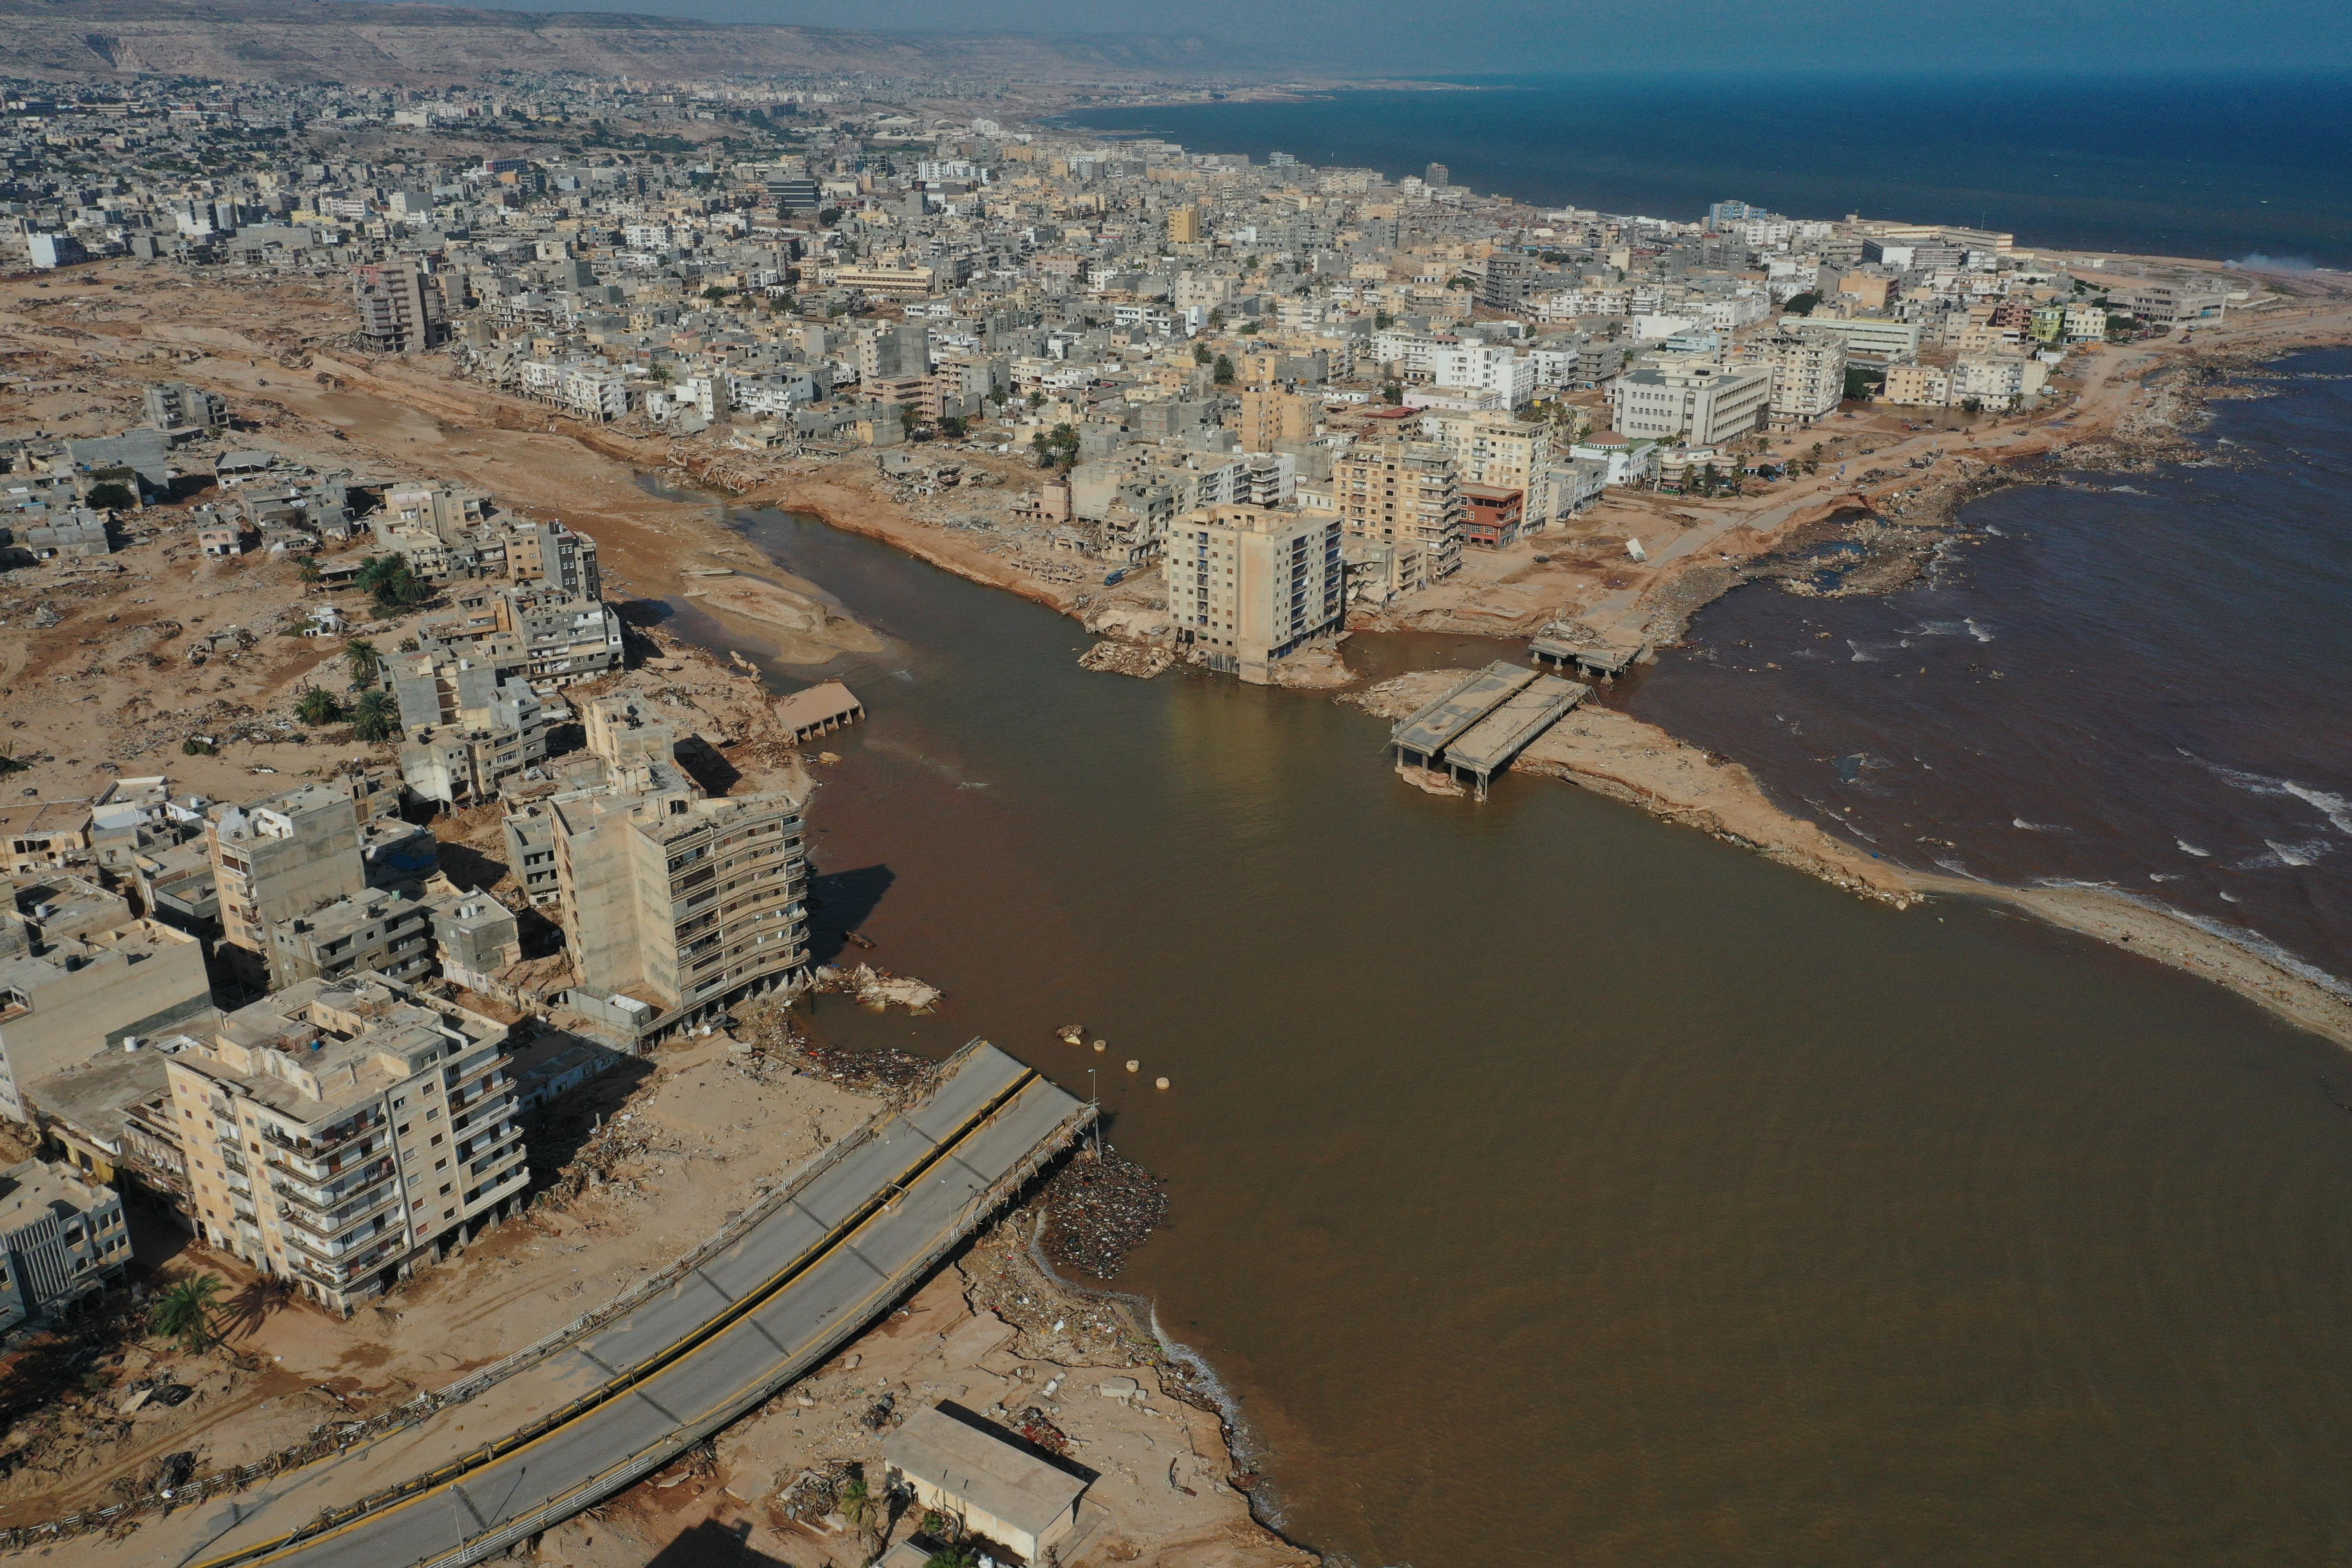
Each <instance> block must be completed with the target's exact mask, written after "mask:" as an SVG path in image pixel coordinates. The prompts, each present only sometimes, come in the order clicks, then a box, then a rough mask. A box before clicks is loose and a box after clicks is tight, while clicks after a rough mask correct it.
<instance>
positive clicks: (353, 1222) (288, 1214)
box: [278, 1183, 402, 1258]
mask: <svg viewBox="0 0 2352 1568" xmlns="http://www.w3.org/2000/svg"><path fill="white" fill-rule="evenodd" d="M401 1202H402V1199H401V1195H400V1189H399V1187H398V1186H397V1185H396V1184H390V1183H387V1184H385V1185H384V1186H383V1188H382V1189H381V1190H380V1191H376V1192H373V1193H371V1194H369V1195H368V1196H367V1197H365V1198H363V1199H362V1200H360V1201H358V1202H355V1203H351V1204H346V1205H343V1206H342V1207H341V1208H340V1209H338V1210H336V1211H335V1212H334V1213H333V1214H331V1215H320V1214H316V1213H313V1212H312V1211H310V1210H308V1209H305V1208H302V1207H300V1206H299V1205H294V1204H279V1205H278V1222H279V1234H281V1235H284V1236H288V1237H293V1238H295V1239H298V1240H299V1241H301V1242H302V1244H303V1245H304V1246H306V1247H310V1248H311V1249H312V1250H314V1251H316V1252H318V1253H319V1254H320V1256H321V1257H326V1258H333V1257H335V1256H336V1255H338V1254H339V1253H341V1252H345V1251H348V1250H350V1247H352V1245H356V1244H355V1243H347V1242H345V1240H344V1239H343V1237H344V1234H345V1233H346V1232H348V1231H350V1230H351V1229H352V1227H353V1226H360V1225H364V1224H366V1223H367V1222H368V1221H369V1220H370V1219H371V1218H373V1216H375V1215H379V1214H382V1213H383V1212H384V1211H386V1210H387V1209H393V1210H396V1209H398V1208H399V1207H400V1205H401ZM297 1233H299V1235H298V1234H297ZM375 1234H376V1233H374V1232H373V1231H371V1232H370V1233H369V1234H368V1235H367V1236H365V1237H361V1238H359V1239H360V1241H361V1242H366V1241H373V1239H374V1238H375Z"/></svg>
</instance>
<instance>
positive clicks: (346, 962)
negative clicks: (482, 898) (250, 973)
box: [269, 888, 433, 988]
mask: <svg viewBox="0 0 2352 1568" xmlns="http://www.w3.org/2000/svg"><path fill="white" fill-rule="evenodd" d="M432 969H433V916H432V911H431V910H428V909H427V908H425V905H424V904H423V903H421V902H419V901H418V900H415V898H412V897H409V896H407V895H405V894H403V893H398V892H394V890H393V889H390V888H369V889H365V890H364V891H362V892H359V893H355V894H352V896H351V897H349V898H343V899H337V900H335V901H334V902H333V903H331V904H327V905H324V906H322V907H320V908H319V909H316V910H310V912H309V913H308V914H299V915H295V916H293V917H291V918H289V919H287V920H282V921H277V922H276V923H275V924H273V925H271V926H270V928H269V974H270V982H271V984H273V985H275V986H278V987H280V988H283V987H284V986H287V985H290V984H293V983H294V982H295V981H298V980H311V979H324V980H340V979H341V978H342V977H343V976H344V975H347V974H355V973H376V974H382V975H384V976H386V977H388V978H390V979H394V980H419V979H423V978H424V977H425V975H427V974H429V973H431V972H432Z"/></svg>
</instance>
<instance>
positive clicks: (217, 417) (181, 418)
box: [145, 381, 228, 434]
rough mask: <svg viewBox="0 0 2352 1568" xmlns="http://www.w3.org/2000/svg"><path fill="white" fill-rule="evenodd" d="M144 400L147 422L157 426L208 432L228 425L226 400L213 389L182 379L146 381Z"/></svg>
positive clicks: (225, 427)
mask: <svg viewBox="0 0 2352 1568" xmlns="http://www.w3.org/2000/svg"><path fill="white" fill-rule="evenodd" d="M145 403H146V407H147V423H148V424H150V425H152V426H155V428H156V429H158V430H201V431H204V432H205V433H207V434H212V433H216V432H218V431H222V430H226V429H227V428H228V400H227V399H226V398H225V397H223V396H222V395H220V394H219V393H217V392H208V391H206V390H205V388H203V387H201V386H190V385H189V384H187V383H186V382H184V381H157V382H151V383H149V384H148V386H147V393H146V397H145Z"/></svg>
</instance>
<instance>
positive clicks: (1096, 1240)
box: [1038, 1143, 1168, 1279]
mask: <svg viewBox="0 0 2352 1568" xmlns="http://www.w3.org/2000/svg"><path fill="white" fill-rule="evenodd" d="M1100 1149H1101V1153H1100V1157H1099V1158H1097V1154H1096V1152H1095V1149H1094V1147H1092V1146H1089V1147H1087V1148H1084V1149H1081V1150H1080V1151H1079V1152H1077V1154H1076V1155H1075V1156H1074V1157H1073V1158H1071V1159H1070V1160H1069V1161H1068V1162H1067V1163H1065V1164H1064V1165H1063V1166H1062V1168H1061V1170H1060V1171H1058V1172H1056V1173H1055V1175H1054V1178H1053V1179H1052V1180H1051V1181H1049V1182H1047V1183H1046V1184H1045V1190H1044V1191H1043V1192H1042V1193H1041V1194H1039V1198H1038V1201H1039V1203H1040V1205H1042V1206H1043V1208H1044V1210H1045V1216H1046V1226H1045V1240H1044V1243H1043V1245H1044V1247H1045V1255H1046V1257H1047V1258H1050V1259H1051V1260H1052V1261H1053V1262H1054V1263H1055V1264H1057V1265H1060V1266H1062V1267H1065V1268H1076V1269H1080V1270H1082V1271H1084V1272H1085V1273H1086V1274H1087V1275H1089V1276H1091V1277H1092V1278H1094V1279H1115V1278H1117V1277H1118V1273H1119V1271H1120V1270H1121V1269H1123V1268H1126V1267H1127V1258H1128V1254H1129V1253H1131V1252H1133V1251H1134V1250H1135V1249H1136V1248H1137V1247H1140V1246H1142V1245H1143V1244H1144V1242H1145V1241H1146V1240H1148V1239H1149V1238H1150V1235H1151V1233H1152V1232H1153V1231H1154V1230H1156V1229H1158V1228H1159V1226H1160V1223H1161V1222H1162V1221H1163V1220H1165V1219H1166V1218H1167V1217H1168V1189H1167V1184H1166V1183H1165V1182H1163V1181H1161V1180H1160V1178H1159V1177H1158V1176H1155V1175H1153V1174H1152V1173H1150V1172H1149V1171H1147V1170H1145V1169H1144V1168H1143V1167H1142V1166H1140V1165H1139V1164H1137V1163H1135V1162H1134V1161H1132V1160H1129V1159H1128V1158H1127V1157H1126V1156H1125V1155H1123V1154H1121V1153H1120V1152H1118V1149H1117V1148H1116V1147H1115V1146H1113V1145H1112V1144H1109V1143H1104V1144H1102V1145H1101V1146H1100Z"/></svg>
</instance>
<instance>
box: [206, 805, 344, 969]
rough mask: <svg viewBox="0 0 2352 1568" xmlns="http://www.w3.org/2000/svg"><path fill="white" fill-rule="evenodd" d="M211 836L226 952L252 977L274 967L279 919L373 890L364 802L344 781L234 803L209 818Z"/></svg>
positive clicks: (285, 918) (210, 848) (226, 955)
mask: <svg viewBox="0 0 2352 1568" xmlns="http://www.w3.org/2000/svg"><path fill="white" fill-rule="evenodd" d="M205 844H206V846H207V847H208V848H209V850H210V853H211V857H212V863H213V887H214V890H215V897H216V899H217V900H218V902H219V908H220V922H221V940H222V942H223V944H224V949H223V953H222V956H223V957H224V958H226V959H229V960H231V961H232V963H233V965H234V966H235V967H236V968H237V969H238V970H239V971H240V973H242V974H243V975H244V977H245V978H247V979H248V980H255V979H257V978H259V976H260V975H262V974H266V973H268V967H269V963H270V956H269V955H270V951H271V942H270V937H269V931H270V928H271V927H272V926H275V925H277V924H278V922H279V921H289V920H292V919H293V918H294V917H296V916H297V915H306V914H309V913H310V911H311V910H316V909H320V908H323V907H324V906H326V905H328V904H331V903H333V902H334V901H335V900H338V899H348V898H353V897H356V896H357V895H359V894H360V893H362V892H365V891H366V890H367V882H368V879H367V862H366V861H365V859H364V858H362V854H361V848H360V814H359V806H358V805H357V803H356V802H354V801H353V800H352V792H351V791H350V790H349V789H347V788H345V787H343V786H341V785H340V784H335V783H331V782H328V781H323V780H322V781H320V782H318V783H315V784H303V785H301V786H299V788H295V789H290V790H288V791H286V792H285V793H284V794H283V795H273V796H271V797H270V798H269V799H268V800H265V801H258V802H256V803H255V804H254V805H249V806H228V807H226V808H224V809H222V810H221V811H220V812H218V813H217V814H216V815H215V816H214V818H213V820H212V821H210V822H209V823H207V824H206V825H205ZM228 948H236V949H238V950H240V952H242V954H243V955H244V956H243V957H242V958H241V959H240V958H238V957H237V956H236V955H235V954H231V953H229V952H227V951H226V950H227V949H228Z"/></svg>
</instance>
